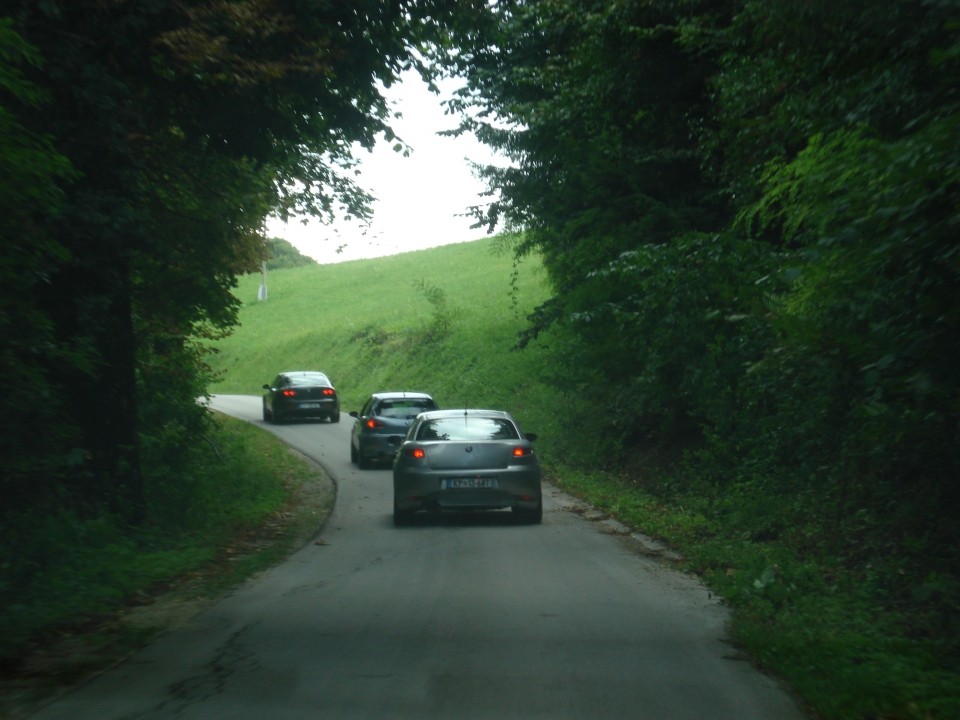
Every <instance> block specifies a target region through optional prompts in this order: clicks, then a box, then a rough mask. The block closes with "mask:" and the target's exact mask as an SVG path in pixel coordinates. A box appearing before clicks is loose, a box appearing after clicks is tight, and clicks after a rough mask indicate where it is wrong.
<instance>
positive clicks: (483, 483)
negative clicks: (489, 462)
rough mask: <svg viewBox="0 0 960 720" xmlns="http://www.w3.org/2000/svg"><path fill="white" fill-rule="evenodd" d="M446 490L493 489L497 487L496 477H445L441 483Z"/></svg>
mask: <svg viewBox="0 0 960 720" xmlns="http://www.w3.org/2000/svg"><path fill="white" fill-rule="evenodd" d="M440 487H442V488H443V489H444V490H492V489H495V488H496V487H497V479H496V478H444V479H443V481H442V482H441V484H440Z"/></svg>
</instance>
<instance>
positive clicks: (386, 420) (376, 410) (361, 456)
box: [350, 391, 437, 470]
mask: <svg viewBox="0 0 960 720" xmlns="http://www.w3.org/2000/svg"><path fill="white" fill-rule="evenodd" d="M436 409H437V403H436V402H434V400H433V398H432V397H430V396H429V395H427V394H426V393H422V392H408V391H396V392H377V393H373V394H372V395H371V396H370V397H368V398H367V400H366V402H364V403H363V408H362V409H361V410H360V411H359V412H357V411H351V412H350V416H351V417H353V418H356V422H354V424H353V429H352V430H351V432H350V462H353V463H356V464H357V465H359V466H360V469H361V470H365V469H367V468H369V467H370V466H371V464H372V463H374V462H389V463H392V462H393V456H394V455H396V453H397V446H396V445H391V444H390V438H391V437H397V438H402V437H403V436H404V435H406V433H407V428H409V427H410V423H412V422H413V419H414V418H415V417H416V416H417V415H419V414H420V413H422V412H424V411H425V410H436Z"/></svg>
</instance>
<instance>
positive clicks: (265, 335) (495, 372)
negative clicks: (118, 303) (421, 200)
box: [211, 239, 556, 452]
mask: <svg viewBox="0 0 960 720" xmlns="http://www.w3.org/2000/svg"><path fill="white" fill-rule="evenodd" d="M514 270H516V272H514ZM259 284H260V276H259V275H250V276H247V277H245V278H243V279H242V280H241V282H240V285H239V287H238V289H237V291H236V294H237V297H239V298H240V299H241V300H242V301H243V302H244V307H243V309H242V311H241V315H240V319H241V327H240V328H239V329H238V330H237V332H236V333H235V334H234V335H233V336H232V337H230V338H228V339H226V340H224V341H222V342H220V343H219V344H218V349H219V354H218V356H217V357H216V358H214V360H213V362H212V365H213V366H214V368H215V369H217V370H219V371H222V373H223V375H222V380H221V381H220V382H219V383H218V384H216V385H215V386H213V387H212V388H211V391H212V392H214V393H231V394H253V395H258V394H260V392H261V386H262V385H263V384H264V383H266V382H269V381H270V380H271V379H272V378H273V376H274V375H275V374H276V373H277V372H278V371H280V370H296V369H317V370H322V371H323V372H325V373H327V375H329V376H330V378H331V379H332V380H333V382H334V384H335V385H336V387H337V389H338V391H339V392H340V395H341V405H342V409H343V410H344V411H348V410H353V409H359V408H360V404H361V403H362V402H363V400H364V398H365V397H366V395H368V394H369V393H371V392H374V391H377V390H419V391H422V392H428V393H430V394H431V395H433V396H434V398H436V400H437V401H438V402H439V403H440V404H441V406H444V407H453V406H461V405H471V406H486V407H495V408H500V409H506V410H509V411H511V412H513V413H514V414H515V415H516V416H517V418H518V420H519V421H520V422H521V424H522V425H523V426H524V428H525V429H527V430H528V431H532V432H538V433H540V434H541V435H542V436H543V437H544V440H545V442H544V445H543V451H544V452H548V451H549V447H550V441H549V438H551V436H552V435H553V433H552V432H551V431H552V430H555V429H556V421H555V419H554V418H553V417H552V416H551V413H548V412H546V408H548V407H550V403H548V402H546V401H545V398H546V396H548V395H549V392H550V391H549V389H548V387H547V386H546V384H545V383H544V379H543V372H542V369H543V367H544V354H545V352H546V351H545V350H544V349H543V348H539V347H538V348H530V349H527V350H524V351H522V352H518V351H514V350H513V349H512V347H513V345H514V344H515V343H516V336H517V332H518V331H519V330H520V328H521V327H523V325H524V319H525V317H526V315H527V314H528V313H530V312H531V311H532V310H533V309H534V308H535V307H536V306H537V305H538V304H539V303H540V302H541V301H542V300H543V299H545V298H546V295H547V288H546V279H545V274H544V271H543V268H542V266H541V265H540V263H539V262H538V261H537V260H536V259H533V258H531V259H527V260H525V261H524V262H522V263H521V264H520V265H519V266H518V267H516V268H514V262H513V256H512V252H511V251H510V249H509V247H506V245H505V243H504V241H503V240H500V239H485V240H479V241H474V242H468V243H461V244H456V245H447V246H444V247H439V248H432V249H429V250H420V251H415V252H410V253H405V254H402V255H395V256H391V257H385V258H377V259H372V260H358V261H353V262H346V263H339V264H335V265H320V266H311V267H301V268H292V269H284V270H278V271H276V272H273V273H269V274H268V278H267V286H268V291H269V292H268V299H267V301H266V302H258V301H257V289H258V287H259Z"/></svg>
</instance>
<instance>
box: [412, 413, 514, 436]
mask: <svg viewBox="0 0 960 720" xmlns="http://www.w3.org/2000/svg"><path fill="white" fill-rule="evenodd" d="M519 437H520V435H519V433H518V432H517V428H516V427H515V426H514V424H513V423H512V422H510V421H509V420H504V419H502V418H485V417H468V418H463V417H457V418H439V419H437V420H428V421H427V422H425V423H423V425H421V426H420V429H419V430H418V431H417V440H423V441H429V440H448V441H452V442H470V441H481V440H517V439H519Z"/></svg>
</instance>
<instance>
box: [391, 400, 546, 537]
mask: <svg viewBox="0 0 960 720" xmlns="http://www.w3.org/2000/svg"><path fill="white" fill-rule="evenodd" d="M536 438H537V436H536V434H534V433H526V434H524V433H523V432H522V431H521V430H520V426H519V425H518V424H517V421H516V420H515V419H514V418H513V416H512V415H510V414H509V413H507V412H504V411H502V410H474V409H465V410H435V411H432V412H425V413H421V414H420V415H418V416H417V419H416V420H414V422H413V424H412V425H411V426H410V430H409V431H408V432H407V435H406V437H405V438H403V439H402V440H395V441H393V442H394V443H395V444H397V445H399V452H398V453H397V457H396V460H395V461H394V464H393V520H394V524H395V525H398V526H399V525H404V524H406V523H407V522H408V521H409V520H410V519H411V516H412V515H413V514H414V513H415V512H417V511H418V510H428V511H439V510H499V509H504V508H511V509H512V510H513V513H514V516H515V517H516V518H517V520H519V521H521V522H527V523H534V524H535V523H539V522H540V521H541V520H542V518H543V496H542V491H541V477H540V463H539V461H538V460H537V456H536V453H534V450H533V444H532V443H533V441H534V440H536Z"/></svg>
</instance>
